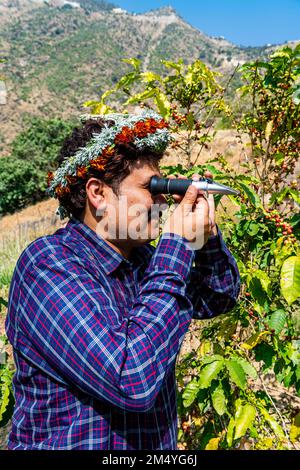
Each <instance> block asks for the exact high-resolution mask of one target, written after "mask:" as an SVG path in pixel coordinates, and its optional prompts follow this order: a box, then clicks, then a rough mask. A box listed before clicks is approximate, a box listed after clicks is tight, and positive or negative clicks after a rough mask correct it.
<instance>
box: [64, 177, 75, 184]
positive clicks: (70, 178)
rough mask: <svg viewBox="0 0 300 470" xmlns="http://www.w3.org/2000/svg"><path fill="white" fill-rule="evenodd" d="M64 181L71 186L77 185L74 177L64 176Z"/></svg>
mask: <svg viewBox="0 0 300 470" xmlns="http://www.w3.org/2000/svg"><path fill="white" fill-rule="evenodd" d="M66 180H67V182H68V183H69V184H70V185H72V184H76V183H77V178H76V176H69V175H68V176H66Z"/></svg>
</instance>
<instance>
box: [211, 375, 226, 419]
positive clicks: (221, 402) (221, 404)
mask: <svg viewBox="0 0 300 470" xmlns="http://www.w3.org/2000/svg"><path fill="white" fill-rule="evenodd" d="M211 398H212V403H213V407H214V409H215V410H216V412H217V413H218V415H220V416H222V415H223V414H224V413H226V411H227V408H226V397H225V393H224V389H223V387H222V383H221V382H220V383H219V384H218V385H217V387H216V388H215V389H214V390H213V392H212V394H211Z"/></svg>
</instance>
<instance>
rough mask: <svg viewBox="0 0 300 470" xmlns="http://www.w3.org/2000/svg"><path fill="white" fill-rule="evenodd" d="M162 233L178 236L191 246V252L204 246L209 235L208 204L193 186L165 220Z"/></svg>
mask: <svg viewBox="0 0 300 470" xmlns="http://www.w3.org/2000/svg"><path fill="white" fill-rule="evenodd" d="M162 233H175V234H177V235H180V236H181V237H183V238H185V239H186V240H187V241H188V242H190V244H192V245H190V248H192V249H193V250H199V249H200V248H202V247H203V245H205V243H206V242H207V240H208V237H209V234H210V225H209V204H208V201H207V199H206V198H205V197H204V196H203V195H201V194H199V192H198V190H197V188H195V186H193V185H190V186H189V187H188V189H187V191H186V193H185V195H184V197H183V198H182V201H181V202H180V204H179V205H178V206H177V207H176V209H175V210H174V211H173V212H172V213H171V214H170V215H169V217H168V218H167V220H166V222H165V225H164V227H163V230H162Z"/></svg>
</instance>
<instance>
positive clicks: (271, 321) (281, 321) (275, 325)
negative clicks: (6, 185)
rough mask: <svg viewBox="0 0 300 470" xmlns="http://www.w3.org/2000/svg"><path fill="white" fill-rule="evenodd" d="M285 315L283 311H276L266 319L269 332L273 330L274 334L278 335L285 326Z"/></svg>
mask: <svg viewBox="0 0 300 470" xmlns="http://www.w3.org/2000/svg"><path fill="white" fill-rule="evenodd" d="M286 320H287V315H286V313H285V311H284V310H276V312H274V313H272V315H270V316H269V317H267V324H268V326H269V327H270V329H271V330H275V334H276V335H278V334H279V333H280V332H281V331H282V330H283V328H284V325H285V324H286Z"/></svg>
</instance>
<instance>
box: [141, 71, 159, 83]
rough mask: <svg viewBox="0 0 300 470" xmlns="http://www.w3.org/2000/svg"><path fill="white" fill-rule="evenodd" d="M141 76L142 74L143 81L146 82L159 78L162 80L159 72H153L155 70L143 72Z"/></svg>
mask: <svg viewBox="0 0 300 470" xmlns="http://www.w3.org/2000/svg"><path fill="white" fill-rule="evenodd" d="M140 76H141V78H142V81H143V82H144V83H150V82H153V81H155V80H157V81H160V80H161V77H160V75H158V74H157V73H153V72H142V73H141V74H140Z"/></svg>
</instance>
